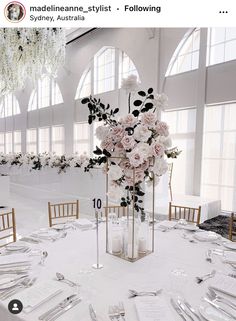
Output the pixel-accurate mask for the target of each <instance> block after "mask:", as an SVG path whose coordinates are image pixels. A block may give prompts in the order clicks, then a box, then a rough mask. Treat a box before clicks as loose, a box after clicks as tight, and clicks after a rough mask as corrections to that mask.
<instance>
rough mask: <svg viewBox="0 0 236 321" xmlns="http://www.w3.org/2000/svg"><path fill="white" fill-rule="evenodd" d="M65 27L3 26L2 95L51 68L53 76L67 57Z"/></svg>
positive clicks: (0, 41) (0, 50) (0, 48)
mask: <svg viewBox="0 0 236 321" xmlns="http://www.w3.org/2000/svg"><path fill="white" fill-rule="evenodd" d="M65 45H66V40H65V31H64V29H62V28H0V96H2V95H5V94H8V93H10V92H13V91H15V90H17V89H21V88H23V86H24V83H25V81H26V79H27V78H30V79H31V80H33V81H34V82H35V81H36V80H37V79H38V78H39V77H40V76H41V75H42V73H43V72H45V71H46V72H48V73H50V74H52V75H53V76H54V77H55V76H56V74H57V70H58V68H59V67H60V66H61V65H63V64H64V61H65Z"/></svg>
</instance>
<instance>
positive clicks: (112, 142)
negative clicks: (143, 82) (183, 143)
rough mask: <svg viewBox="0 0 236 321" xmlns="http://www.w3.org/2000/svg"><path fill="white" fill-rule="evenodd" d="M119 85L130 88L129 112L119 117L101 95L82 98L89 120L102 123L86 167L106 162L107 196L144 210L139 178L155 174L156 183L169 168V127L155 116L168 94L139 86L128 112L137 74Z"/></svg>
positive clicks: (88, 168) (142, 178) (150, 179)
mask: <svg viewBox="0 0 236 321" xmlns="http://www.w3.org/2000/svg"><path fill="white" fill-rule="evenodd" d="M122 87H123V88H124V89H126V91H129V98H128V110H129V113H128V114H127V115H126V116H124V117H122V118H119V119H118V118H117V114H118V112H119V108H115V109H111V107H110V105H109V104H108V105H104V104H103V103H102V102H101V101H100V99H97V98H94V97H92V96H90V97H87V98H84V99H82V101H81V102H82V104H87V105H88V109H89V116H88V123H89V124H92V123H93V122H94V121H100V122H102V123H103V125H101V126H99V127H98V128H97V129H96V136H97V138H98V139H99V140H100V141H101V144H100V146H99V147H98V146H97V147H96V150H95V151H94V154H95V155H97V156H98V157H95V158H91V159H90V160H89V165H88V166H87V168H85V171H89V170H90V168H93V167H94V166H96V165H101V164H106V163H107V162H108V164H109V170H108V179H109V192H108V196H109V197H110V198H111V199H113V200H116V201H119V202H120V205H121V206H128V205H130V204H131V202H132V201H134V206H135V210H136V211H137V212H141V214H145V213H144V208H143V205H142V202H143V201H142V196H143V195H144V192H143V190H142V186H141V184H142V182H143V181H146V182H147V183H150V182H152V180H153V174H154V175H155V183H156V184H157V183H158V181H159V178H160V177H161V176H162V175H163V174H164V173H165V172H166V171H167V169H168V166H167V162H166V159H165V158H166V157H165V156H166V155H167V153H168V149H169V148H170V147H171V139H170V135H169V127H168V125H167V124H166V123H165V122H163V121H160V120H158V118H157V112H158V111H159V110H160V109H163V108H164V107H165V106H166V105H167V96H166V95H165V94H160V95H157V96H156V97H155V96H154V94H153V89H152V88H149V89H148V90H147V92H145V91H142V90H140V91H138V92H137V94H138V96H139V98H138V99H135V100H134V101H133V106H134V110H133V111H132V112H131V92H132V91H134V90H136V89H137V87H138V84H137V77H136V76H133V75H131V76H129V77H128V78H127V79H124V80H123V82H122ZM174 150H175V151H176V149H174ZM168 156H169V157H171V154H170V153H169V154H168ZM134 169H135V171H134ZM134 173H135V174H134ZM133 175H134V178H133Z"/></svg>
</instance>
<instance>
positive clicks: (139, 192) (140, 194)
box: [136, 191, 145, 196]
mask: <svg viewBox="0 0 236 321" xmlns="http://www.w3.org/2000/svg"><path fill="white" fill-rule="evenodd" d="M136 193H137V195H138V196H143V195H144V194H145V193H144V192H142V191H137V192H136Z"/></svg>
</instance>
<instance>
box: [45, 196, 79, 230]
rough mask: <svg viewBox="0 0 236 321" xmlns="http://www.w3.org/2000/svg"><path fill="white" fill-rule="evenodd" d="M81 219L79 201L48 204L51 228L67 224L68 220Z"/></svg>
mask: <svg viewBox="0 0 236 321" xmlns="http://www.w3.org/2000/svg"><path fill="white" fill-rule="evenodd" d="M70 218H74V219H78V218H79V201H78V200H76V201H75V202H66V203H57V204H51V202H48V219H49V226H50V227H51V226H53V225H56V224H59V223H66V222H67V221H68V219H70Z"/></svg>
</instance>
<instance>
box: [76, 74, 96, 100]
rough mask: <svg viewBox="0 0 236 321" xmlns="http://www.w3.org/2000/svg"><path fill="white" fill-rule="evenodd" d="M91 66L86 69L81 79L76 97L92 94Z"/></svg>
mask: <svg viewBox="0 0 236 321" xmlns="http://www.w3.org/2000/svg"><path fill="white" fill-rule="evenodd" d="M91 74H92V73H91V68H89V69H86V70H85V71H84V73H83V75H82V77H81V79H80V82H79V86H78V88H77V91H76V95H75V99H79V98H83V97H86V96H89V95H91V91H92V88H91V86H92V80H91Z"/></svg>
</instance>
